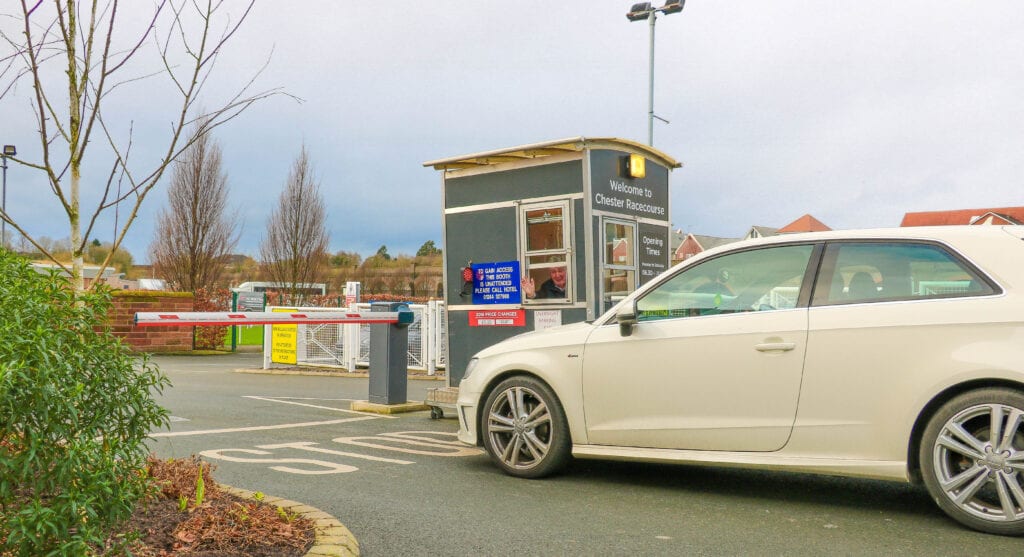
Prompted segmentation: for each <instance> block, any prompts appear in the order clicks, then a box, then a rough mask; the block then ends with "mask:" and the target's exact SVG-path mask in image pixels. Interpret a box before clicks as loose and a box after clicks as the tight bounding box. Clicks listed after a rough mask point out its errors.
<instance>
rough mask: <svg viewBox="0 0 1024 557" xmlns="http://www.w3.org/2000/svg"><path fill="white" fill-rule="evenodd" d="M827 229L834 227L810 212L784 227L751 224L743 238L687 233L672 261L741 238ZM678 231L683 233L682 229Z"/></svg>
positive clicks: (749, 238) (687, 257) (674, 261)
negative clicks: (830, 226)
mask: <svg viewBox="0 0 1024 557" xmlns="http://www.w3.org/2000/svg"><path fill="white" fill-rule="evenodd" d="M826 230H832V229H831V228H829V227H828V226H827V225H826V224H825V223H823V222H821V221H820V220H818V219H816V218H814V217H813V216H811V215H809V214H808V215H804V216H802V217H800V218H798V219H796V220H795V221H793V222H791V223H789V224H787V225H786V226H783V227H782V228H771V227H769V226H751V227H750V229H749V230H748V231H747V235H746V236H744V237H743V238H718V237H715V236H704V235H700V234H687V235H686V236H685V238H684V239H683V240H682V242H681V243H680V244H679V247H678V248H676V249H675V251H673V252H672V263H673V264H675V263H678V262H680V261H683V260H686V259H689V258H691V257H693V256H694V255H697V254H698V253H700V252H702V251H705V250H709V249H711V248H715V247H718V246H723V245H725V244H731V243H733V242H739V241H740V240H751V239H755V238H766V237H768V236H778V235H779V234H795V233H797V232H823V231H826ZM676 232H677V233H680V234H681V232H682V231H676Z"/></svg>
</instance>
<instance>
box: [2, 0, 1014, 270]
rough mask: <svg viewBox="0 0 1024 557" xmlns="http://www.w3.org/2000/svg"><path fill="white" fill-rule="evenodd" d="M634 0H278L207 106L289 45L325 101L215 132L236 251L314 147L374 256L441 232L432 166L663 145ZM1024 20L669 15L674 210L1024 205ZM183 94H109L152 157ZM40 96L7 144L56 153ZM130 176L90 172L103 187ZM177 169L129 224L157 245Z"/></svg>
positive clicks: (35, 213)
mask: <svg viewBox="0 0 1024 557" xmlns="http://www.w3.org/2000/svg"><path fill="white" fill-rule="evenodd" d="M226 3H227V4H229V5H231V4H233V3H234V4H237V5H239V6H240V5H242V2H234V0H228V1H227V2H226ZM133 4H135V3H134V2H133ZM139 4H142V3H141V2H139ZM630 4H631V2H629V1H619V0H562V1H550V0H548V1H544V2H541V1H534V0H517V1H512V2H509V1H497V0H478V1H475V2H466V1H461V2H455V1H447V0H443V1H442V0H432V1H428V2H377V3H373V2H370V3H368V2H354V1H327V0H305V1H303V2H287V3H285V2H266V1H263V2H259V3H258V4H257V6H256V8H255V9H254V11H253V12H252V13H251V15H250V18H249V20H248V21H247V22H246V24H245V26H244V27H243V28H242V30H241V31H240V32H239V33H238V34H237V35H236V36H235V37H234V39H233V41H232V42H231V43H230V44H229V46H228V50H227V52H226V54H225V56H224V57H223V58H222V59H221V60H220V62H219V64H220V65H219V68H218V71H217V73H216V75H215V80H214V82H211V86H210V89H209V91H208V93H209V95H208V97H207V98H204V104H205V105H206V106H207V107H212V106H217V105H218V103H219V102H222V101H223V99H224V97H225V96H226V95H227V94H228V92H230V91H233V90H234V88H236V87H237V86H239V85H241V84H243V83H244V82H245V81H246V80H247V79H248V78H249V77H250V76H251V75H252V73H253V72H254V71H255V70H256V69H258V68H259V66H260V65H262V63H263V62H264V61H265V60H266V58H267V57H268V56H269V57H270V62H269V66H268V67H267V69H266V70H265V71H264V72H263V74H262V75H261V77H260V78H259V80H258V82H257V84H256V85H257V88H264V89H265V88H271V87H276V86H281V87H283V88H284V89H285V90H286V91H287V92H288V93H289V94H291V95H294V96H296V97H300V98H302V99H303V100H304V102H301V103H297V102H294V101H293V100H290V99H289V98H287V97H284V96H280V97H276V98H272V99H270V100H267V101H264V102H262V103H260V104H258V105H256V106H254V107H252V108H251V109H250V110H248V111H247V112H246V113H244V114H243V115H242V116H241V117H239V118H238V119H236V120H234V121H232V122H231V123H229V124H228V125H226V126H225V127H223V128H219V129H218V130H217V131H216V133H215V138H216V140H217V141H218V142H219V143H220V145H221V146H222V148H223V150H224V163H225V170H226V171H227V174H228V179H229V183H230V186H231V190H232V193H231V196H232V199H233V202H234V205H235V206H236V207H237V208H238V209H239V211H240V214H241V216H242V218H243V221H244V230H243V235H242V239H241V242H240V244H239V247H238V250H237V251H239V252H242V253H248V254H250V255H253V256H256V255H257V254H258V249H259V248H258V246H259V243H260V241H261V240H262V238H263V236H264V231H265V227H266V221H267V217H268V215H269V214H270V211H271V209H272V208H273V206H274V205H275V204H276V202H277V197H278V195H279V193H280V191H281V189H282V187H283V184H284V182H285V179H286V177H287V174H288V170H289V167H290V165H291V163H292V161H293V159H294V157H295V156H296V154H297V153H298V152H299V150H300V148H301V146H302V145H303V144H304V145H305V146H306V148H307V149H308V151H309V153H310V157H311V160H312V161H313V164H314V166H315V170H316V174H317V176H319V179H320V182H321V184H322V191H323V194H324V197H325V200H326V205H327V211H328V218H329V221H330V222H329V232H330V236H331V241H330V249H331V251H337V250H350V251H357V252H360V253H361V254H363V255H364V256H366V255H371V254H372V253H374V252H375V251H376V249H377V248H378V247H379V246H380V245H382V244H383V245H387V246H388V250H389V252H390V253H391V254H392V255H395V254H399V253H409V254H411V253H413V252H415V251H416V249H417V248H418V247H419V246H420V245H421V244H422V243H423V242H424V241H426V240H434V241H435V242H437V243H438V244H440V242H441V197H440V196H441V180H440V176H439V174H438V172H437V171H434V170H433V169H430V168H424V167H423V166H422V163H423V162H424V161H428V160H434V159H439V158H444V157H449V156H454V155H460V154H466V153H472V152H478V151H483V150H490V149H497V148H502V147H510V146H515V145H520V144H525V143H534V142H539V141H545V140H550V139H560V138H566V137H577V136H588V137H606V136H612V137H620V138H625V139H631V140H636V141H640V142H644V143H646V141H647V85H648V74H647V64H648V39H649V28H648V26H647V24H646V22H635V23H630V22H629V21H627V19H626V18H625V13H626V12H627V11H628V9H629V6H630ZM133 7H134V6H133ZM123 24H124V25H129V24H131V22H130V21H128V20H125V21H124V22H123ZM1022 29H1024V9H1021V6H1020V4H1019V2H1011V1H1009V0H1006V1H1001V0H1000V1H995V0H990V1H986V2H976V1H967V0H964V1H939V2H935V1H934V0H933V1H925V0H901V1H899V2H892V1H874V0H862V1H860V2H836V1H827V0H815V1H810V0H804V1H795V0H788V1H787V0H778V1H764V0H729V1H711V0H690V1H689V2H687V3H686V7H685V9H684V11H683V12H682V13H680V14H675V15H671V16H667V17H660V18H659V19H658V20H657V26H656V30H657V36H656V56H655V112H656V113H657V114H658V115H660V116H661V117H663V118H665V119H667V120H669V121H670V122H671V123H670V124H663V123H658V122H656V124H655V133H654V146H655V147H656V148H657V149H660V150H662V151H664V152H665V153H667V154H668V155H670V156H671V157H673V158H676V159H677V160H679V161H681V162H682V163H683V165H684V166H683V168H680V169H677V170H675V171H674V172H673V173H672V175H671V179H670V184H671V185H670V190H671V217H670V218H671V221H672V223H673V226H674V227H675V228H682V229H683V230H685V231H687V232H694V233H698V234H708V235H715V236H725V237H737V236H742V235H743V234H744V233H745V232H746V231H747V229H748V228H749V227H750V226H751V225H763V226H773V227H779V226H783V225H785V224H787V223H789V222H790V221H792V220H795V219H796V218H797V217H800V216H801V215H803V214H805V213H810V214H812V215H814V216H815V217H817V218H819V219H820V220H822V221H823V222H824V223H825V224H827V225H829V226H831V227H832V228H837V229H842V228H861V227H879V226H898V225H899V222H900V219H901V218H902V216H903V214H904V213H905V212H908V211H925V210H942V209H959V208H975V207H995V206H1019V205H1024V185H1022V183H1021V177H1022V176H1024V33H1022V31H1021V30H1022ZM0 48H8V49H9V47H6V46H0ZM4 54H5V55H6V53H4ZM165 88H166V85H165V83H162V82H160V81H159V80H156V79H154V80H149V81H144V82H141V83H139V84H136V85H134V86H133V87H126V88H125V93H126V94H124V95H122V96H120V97H118V101H117V104H116V105H107V111H108V112H109V111H111V110H116V111H117V112H118V113H119V114H121V115H123V116H124V118H126V119H127V118H131V119H132V120H133V121H134V130H135V136H136V138H135V144H136V145H137V150H138V151H139V152H140V153H143V154H145V153H146V149H147V147H146V146H147V145H152V147H151V148H152V149H154V150H155V149H158V148H159V145H160V143H159V139H160V137H162V136H163V135H164V134H165V133H166V129H167V124H168V122H169V121H170V120H171V119H172V117H173V114H172V113H170V112H169V110H170V106H171V105H169V104H167V103H165V102H162V101H161V97H160V93H161V91H162V90H164V89H165ZM29 92H30V91H29V89H28V88H27V87H22V88H20V89H19V90H18V91H16V94H10V95H8V96H7V97H5V98H4V99H2V100H0V142H2V143H4V144H10V143H13V144H16V145H17V146H18V151H19V156H21V157H24V158H26V159H29V160H34V161H38V159H39V153H40V148H39V145H38V143H39V141H38V138H37V137H36V135H35V128H34V122H33V120H32V119H31V118H29V114H28V113H27V110H28V108H29V104H28V101H27V100H26V95H27V94H28V93H29ZM108 169H109V162H107V161H103V164H102V165H99V166H98V167H91V170H90V171H91V174H88V175H86V176H84V177H83V179H84V182H83V184H84V185H83V187H84V188H87V189H88V188H93V189H94V188H95V187H96V184H99V183H100V182H101V181H102V179H103V178H105V175H106V171H107V170H108ZM166 181H167V180H166V179H165V180H164V184H162V185H161V187H160V189H159V190H157V191H155V192H154V193H153V194H152V195H151V197H150V198H149V199H148V200H147V202H146V204H145V206H144V208H143V211H142V213H141V215H140V218H139V220H138V221H137V223H136V224H135V226H134V228H133V231H132V232H131V237H130V238H129V239H128V240H127V241H126V244H125V245H126V247H127V248H128V250H129V251H131V253H132V254H133V255H134V256H135V258H136V261H137V262H143V261H145V260H147V259H148V257H147V255H146V253H147V250H148V246H149V244H150V243H151V241H152V239H153V220H154V215H155V213H156V212H157V210H158V209H159V208H160V207H161V206H163V205H164V204H165V203H166V199H167V195H166ZM7 186H8V191H7V208H8V211H9V212H10V214H11V215H13V216H14V218H15V219H16V220H19V221H21V222H23V223H26V225H27V227H28V229H29V230H30V231H31V232H32V233H34V234H37V235H46V236H50V237H52V238H64V237H67V236H68V232H67V228H66V226H67V225H66V224H65V222H66V219H65V218H64V217H63V215H62V214H59V213H58V211H59V207H58V206H57V203H56V201H55V200H54V198H53V196H52V194H51V193H50V191H49V188H48V187H47V185H46V183H45V182H44V181H43V180H42V176H40V175H39V174H38V173H36V172H34V171H31V170H29V169H26V168H23V167H18V166H14V165H12V166H11V168H10V169H9V170H8V176H7ZM86 195H88V190H87V191H86ZM122 219H123V216H122ZM112 228H113V221H112V220H111V219H107V220H105V221H104V222H103V223H101V225H100V228H99V229H98V230H96V231H94V233H93V234H92V235H91V237H95V238H98V239H100V240H103V241H109V240H111V239H112V237H113V233H112ZM8 232H10V229H8Z"/></svg>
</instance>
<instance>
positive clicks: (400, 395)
mask: <svg viewBox="0 0 1024 557" xmlns="http://www.w3.org/2000/svg"><path fill="white" fill-rule="evenodd" d="M370 311H371V312H398V322H397V323H390V324H389V323H385V324H376V325H370V396H369V402H370V403H372V404H405V403H406V402H408V388H407V387H408V382H409V377H408V374H409V361H408V353H409V325H411V324H412V322H413V319H414V315H413V313H412V311H410V310H409V306H408V305H407V304H403V303H400V302H374V303H372V304H370Z"/></svg>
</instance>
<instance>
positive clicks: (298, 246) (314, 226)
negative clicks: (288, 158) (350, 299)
mask: <svg viewBox="0 0 1024 557" xmlns="http://www.w3.org/2000/svg"><path fill="white" fill-rule="evenodd" d="M327 241H328V236H327V210H326V209H325V207H324V199H323V196H322V195H321V194H320V183H319V182H317V181H316V179H315V178H314V177H313V171H312V168H311V167H310V163H309V154H308V153H307V152H306V148H305V147H303V148H302V151H301V152H300V153H299V156H298V157H297V158H296V159H295V162H294V163H292V170H291V172H290V173H289V174H288V183H287V184H286V185H285V189H284V191H283V192H281V198H280V200H279V201H278V205H277V209H275V210H274V212H273V213H272V214H271V215H270V221H269V222H268V224H267V237H266V238H265V239H264V240H263V243H261V244H260V258H261V259H262V264H263V268H264V269H265V272H266V274H267V276H268V277H269V278H270V280H271V281H273V282H276V283H278V284H279V291H280V292H281V293H282V294H283V295H284V296H285V298H284V299H285V301H286V303H290V304H296V305H300V304H302V302H303V301H304V300H305V298H306V295H305V293H304V292H303V285H306V284H309V283H315V282H323V280H324V279H323V277H324V275H325V269H326V266H327Z"/></svg>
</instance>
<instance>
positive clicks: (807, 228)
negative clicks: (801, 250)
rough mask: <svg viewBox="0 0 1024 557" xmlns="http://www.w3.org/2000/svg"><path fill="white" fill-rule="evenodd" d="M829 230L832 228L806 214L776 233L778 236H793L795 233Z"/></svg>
mask: <svg viewBox="0 0 1024 557" xmlns="http://www.w3.org/2000/svg"><path fill="white" fill-rule="evenodd" d="M829 230H832V228H830V227H829V226H828V225H826V224H825V223H823V222H821V221H820V220H818V219H816V218H814V217H813V216H812V215H809V214H808V215H804V216H802V217H800V218H798V219H796V220H795V221H793V222H791V223H789V224H787V225H786V226H783V227H782V228H780V229H779V231H778V232H779V234H795V233H797V232H828V231H829Z"/></svg>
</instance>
